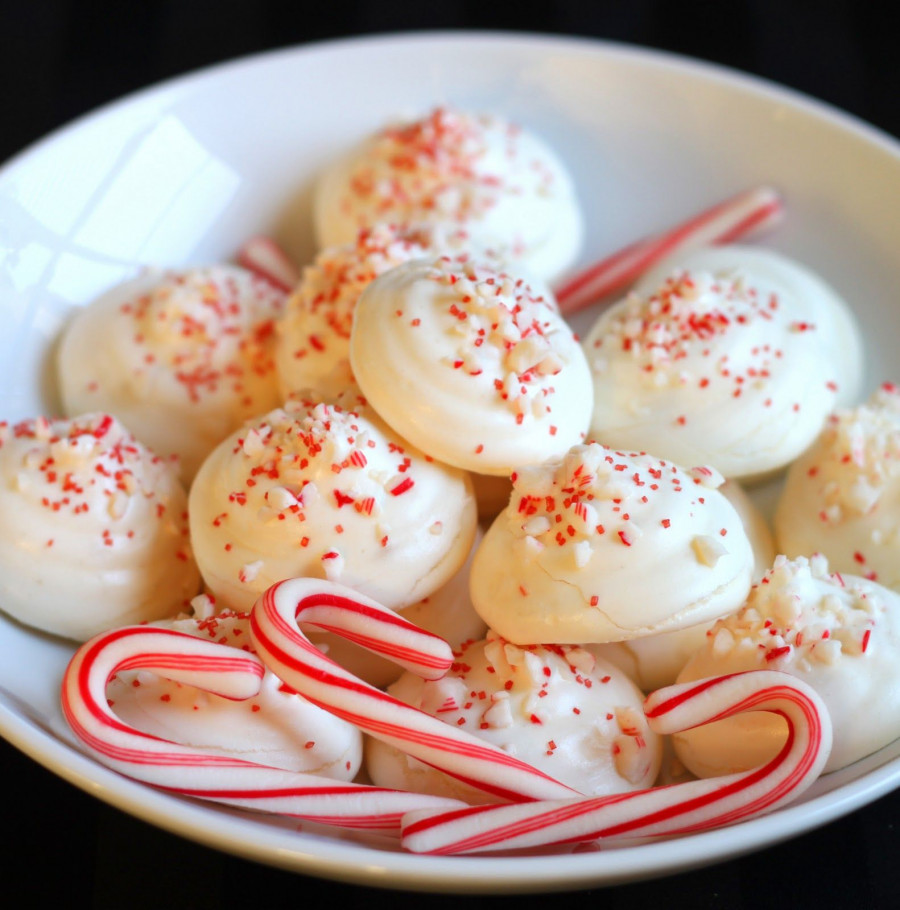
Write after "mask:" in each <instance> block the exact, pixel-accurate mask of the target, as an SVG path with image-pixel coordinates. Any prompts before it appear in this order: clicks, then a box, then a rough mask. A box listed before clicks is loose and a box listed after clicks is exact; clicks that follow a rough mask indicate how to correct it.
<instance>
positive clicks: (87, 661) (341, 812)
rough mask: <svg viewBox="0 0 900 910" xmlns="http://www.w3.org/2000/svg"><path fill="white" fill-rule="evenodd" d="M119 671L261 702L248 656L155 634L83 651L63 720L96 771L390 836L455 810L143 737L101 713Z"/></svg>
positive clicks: (73, 666)
mask: <svg viewBox="0 0 900 910" xmlns="http://www.w3.org/2000/svg"><path fill="white" fill-rule="evenodd" d="M125 670H150V671H152V672H154V673H157V674H159V675H161V676H165V677H167V678H168V679H172V680H175V681H176V682H182V683H184V684H186V685H190V686H196V687H198V688H201V689H205V690H206V691H208V692H212V693H214V694H216V695H221V696H223V697H225V698H232V699H237V700H242V699H245V698H251V697H252V696H254V695H256V694H257V693H258V692H259V683H260V680H261V679H262V677H263V674H264V673H265V667H264V666H263V663H262V661H260V660H259V659H258V658H257V657H256V656H255V655H253V654H251V653H248V652H246V651H241V650H238V649H237V648H232V647H229V646H227V645H222V644H219V643H217V642H214V641H207V640H205V639H198V638H196V637H195V636H193V635H189V634H187V633H185V632H179V631H176V630H173V629H157V628H154V627H151V626H126V627H125V628H122V629H116V630H113V631H111V632H105V633H102V634H101V635H98V636H97V637H95V638H93V639H91V641H89V642H87V643H85V644H84V645H82V646H81V647H80V648H79V649H78V651H77V652H76V653H75V655H74V657H73V658H72V660H71V662H70V663H69V666H68V668H67V670H66V673H65V676H64V679H63V684H62V695H61V697H62V709H63V713H64V715H65V718H66V720H67V721H68V723H69V725H70V727H71V728H72V730H73V732H74V733H75V735H76V736H77V737H78V739H79V740H80V741H81V742H82V743H83V744H84V745H85V746H86V747H87V748H88V749H89V750H90V752H91V753H92V754H93V755H94V756H95V757H96V758H97V759H98V760H99V761H100V762H101V763H102V764H104V765H106V766H107V767H109V768H112V769H113V770H116V771H119V772H121V773H122V774H125V775H127V776H128V777H131V778H134V779H136V780H139V781H142V782H144V783H147V784H152V785H153V786H155V787H159V788H160V789H163V790H167V791H169V792H171V793H178V794H181V795H183V796H192V797H197V798H200V799H207V800H214V801H215V802H219V803H226V804H228V805H231V806H240V807H243V808H248V809H254V810H257V811H260V812H274V813H278V814H280V815H289V816H294V817H297V818H303V819H307V820H311V821H316V822H321V823H323V824H330V825H340V826H342V827H349V828H365V829H376V830H394V831H396V830H397V829H398V826H399V821H400V817H401V816H402V815H403V813H404V812H406V811H408V810H409V809H412V808H417V807H421V806H422V805H423V802H427V803H431V804H437V805H440V804H443V805H444V807H445V808H449V807H450V806H454V805H455V806H459V805H461V803H459V802H457V801H454V800H447V799H438V800H434V799H433V798H431V797H423V796H420V795H416V794H412V793H401V792H399V791H395V790H390V789H386V788H382V787H367V786H361V785H358V784H353V783H345V782H343V781H337V780H331V779H328V778H325V777H317V776H315V775H312V774H304V773H302V772H299V771H285V770H281V769H279V768H271V767H268V766H266V765H260V764H256V763H255V762H251V761H246V760H244V759H240V758H232V757H226V756H222V755H214V754H210V753H208V752H203V751H201V750H198V749H196V748H193V747H189V746H184V745H181V744H179V743H172V742H168V741H166V740H164V739H160V738H159V737H156V736H152V735H150V734H149V733H143V732H141V731H140V730H137V729H135V728H134V727H131V726H129V725H128V724H125V723H123V722H122V721H121V720H120V719H119V718H118V717H117V716H116V715H115V714H114V713H113V711H112V710H111V709H110V707H109V706H108V704H107V699H106V686H107V683H108V682H109V680H110V679H112V678H113V676H115V675H116V674H117V673H120V672H122V671H125Z"/></svg>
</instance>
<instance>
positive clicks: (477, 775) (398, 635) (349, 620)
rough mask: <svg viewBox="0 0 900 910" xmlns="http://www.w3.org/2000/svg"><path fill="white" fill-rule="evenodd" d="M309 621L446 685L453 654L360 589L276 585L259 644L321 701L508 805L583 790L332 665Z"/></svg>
mask: <svg viewBox="0 0 900 910" xmlns="http://www.w3.org/2000/svg"><path fill="white" fill-rule="evenodd" d="M298 622H299V623H309V624H311V625H314V626H316V627H317V628H319V629H324V630H326V631H328V632H334V633H336V634H337V635H341V636H343V637H344V638H347V639H348V640H350V641H353V642H356V643H357V644H361V645H363V646H364V647H366V648H368V649H369V650H371V651H374V652H375V653H376V654H381V655H384V656H385V657H388V658H390V659H391V660H393V661H395V662H396V663H398V664H400V665H401V666H403V667H405V668H406V669H408V670H411V671H412V672H414V673H418V674H419V675H420V676H422V677H424V678H425V679H438V678H440V677H441V676H442V675H443V674H444V673H445V672H446V670H447V669H448V668H449V666H450V664H451V663H452V661H453V653H452V651H451V650H450V647H449V645H447V643H446V642H445V641H443V639H440V638H438V637H437V636H435V635H432V634H431V633H430V632H426V631H424V630H423V629H420V628H419V627H418V626H415V625H413V624H412V623H410V622H408V621H407V620H405V619H403V618H402V617H401V616H398V615H397V614H396V613H394V612H393V611H392V610H388V609H387V608H386V607H383V606H381V605H380V604H379V603H377V602H376V601H374V600H371V599H369V598H366V597H363V596H361V595H359V594H357V593H356V592H355V591H352V590H351V589H350V588H346V587H343V586H342V585H338V584H334V583H332V582H328V581H320V580H318V579H314V578H293V579H290V580H288V581H283V582H280V583H279V584H276V585H274V586H273V587H271V588H269V589H268V591H266V592H265V593H264V594H263V595H262V597H260V598H259V600H258V601H257V602H256V604H255V606H254V607H253V611H252V613H251V615H250V632H251V636H252V639H253V647H254V648H255V649H256V652H257V653H258V654H259V656H260V657H261V658H262V659H263V661H264V662H265V663H266V665H267V666H268V667H269V669H270V670H271V671H272V672H273V673H275V675H276V676H278V677H279V678H280V679H282V680H284V682H285V683H287V684H288V685H289V686H290V687H291V688H292V689H295V690H296V691H297V692H299V693H300V694H301V695H303V696H304V697H305V698H307V699H308V700H309V701H311V702H312V703H313V704H315V705H318V706H319V707H321V708H325V709H326V710H328V711H330V712H331V713H332V714H336V715H337V716H338V717H341V718H343V719H344V720H347V721H350V723H353V724H356V726H357V727H359V728H360V729H361V730H364V731H365V732H366V733H369V734H370V735H371V736H374V737H376V738H377V739H380V740H383V741H384V742H386V743H389V744H390V745H392V746H395V747H396V748H398V749H400V750H402V751H403V752H406V753H408V754H409V755H412V756H414V757H415V758H418V759H419V760H420V761H423V762H425V763H426V764H428V765H431V766H432V767H435V768H438V769H439V770H441V771H444V772H445V773H447V774H449V775H451V776H453V777H456V778H458V779H459V780H462V781H465V782H466V783H468V784H471V785H472V786H474V787H478V788H479V789H481V790H484V791H485V792H487V793H491V794H492V795H494V796H496V797H497V798H498V799H504V800H522V799H553V798H560V797H572V796H574V795H577V793H576V791H574V790H572V789H571V788H570V787H567V786H566V785H565V784H562V783H560V782H559V781H556V780H554V779H553V778H552V777H549V776H548V775H546V774H544V773H543V772H541V771H538V770H537V769H536V768H533V767H531V765H528V764H526V763H524V762H522V761H520V760H518V759H516V758H513V757H512V756H511V755H509V754H507V753H506V752H504V751H503V750H502V749H498V748H496V747H495V746H492V745H490V744H489V743H486V742H485V741H484V740H481V739H478V738H477V737H475V736H472V735H471V734H469V733H465V732H464V731H462V730H460V729H459V728H458V727H451V726H448V725H447V724H445V723H444V722H443V721H441V720H439V719H438V718H436V717H432V716H431V715H429V714H426V713H425V712H424V711H420V710H418V709H417V708H413V707H410V706H409V705H406V704H404V703H403V702H401V701H398V700H397V699H396V698H393V697H392V696H391V695H388V694H387V693H386V692H382V691H380V690H379V689H376V688H374V687H373V686H370V685H369V684H368V683H365V682H363V681H362V680H360V679H357V678H356V677H355V676H353V675H352V674H351V673H348V672H347V671H346V670H345V669H344V668H343V667H341V666H339V665H338V664H336V663H334V661H332V660H329V659H328V658H327V657H325V655H324V654H322V652H321V651H319V650H318V649H317V648H316V647H315V646H314V645H313V644H311V643H310V642H309V640H308V639H307V638H306V636H305V635H304V634H303V633H302V632H301V631H300V629H299V628H298V625H297V624H298Z"/></svg>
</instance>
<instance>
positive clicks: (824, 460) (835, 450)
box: [775, 384, 900, 590]
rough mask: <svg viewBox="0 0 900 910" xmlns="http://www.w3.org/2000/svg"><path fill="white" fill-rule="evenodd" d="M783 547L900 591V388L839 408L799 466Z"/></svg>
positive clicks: (784, 500) (782, 530) (790, 482)
mask: <svg viewBox="0 0 900 910" xmlns="http://www.w3.org/2000/svg"><path fill="white" fill-rule="evenodd" d="M775 532H776V536H777V538H778V546H779V550H780V551H781V552H783V553H786V554H787V555H788V556H808V555H810V554H812V553H821V554H822V555H823V556H825V557H826V559H827V560H828V564H829V565H830V566H831V568H832V570H833V571H835V572H848V573H851V574H854V575H862V576H864V577H865V578H868V579H870V580H871V581H877V582H879V583H880V584H883V585H885V586H886V587H889V588H893V589H894V590H900V391H898V389H897V388H896V386H893V385H889V384H885V385H883V386H882V387H881V388H880V389H879V390H878V391H876V392H875V394H874V395H873V396H872V397H871V398H870V399H869V401H868V402H866V403H865V404H862V405H859V406H858V407H856V408H852V409H842V410H839V411H837V412H836V413H835V414H833V415H832V416H831V417H830V418H829V420H828V422H827V423H826V425H825V428H824V429H823V430H822V432H821V433H820V434H819V437H818V439H817V440H816V441H815V443H814V444H813V445H812V446H811V447H810V448H809V449H808V450H807V451H806V452H805V453H804V454H803V455H802V456H801V457H800V458H799V459H797V461H795V462H794V464H792V465H791V467H790V469H789V470H788V473H787V478H786V480H785V485H784V489H783V491H782V494H781V498H780V499H779V502H778V508H777V509H776V511H775Z"/></svg>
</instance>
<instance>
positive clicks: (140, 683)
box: [107, 597, 362, 780]
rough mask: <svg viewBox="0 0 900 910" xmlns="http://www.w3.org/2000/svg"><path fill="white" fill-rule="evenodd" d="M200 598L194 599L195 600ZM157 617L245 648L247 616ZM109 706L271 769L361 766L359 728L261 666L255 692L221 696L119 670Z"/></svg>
mask: <svg viewBox="0 0 900 910" xmlns="http://www.w3.org/2000/svg"><path fill="white" fill-rule="evenodd" d="M205 600H207V598H205V597H200V598H196V601H197V602H202V601H205ZM205 612H206V611H203V612H202V613H201V615H199V616H194V617H191V618H179V619H176V620H172V621H169V622H166V623H159V624H158V625H162V626H164V627H166V628H172V629H176V630H177V631H179V632H186V633H188V634H189V635H194V636H195V637H197V638H209V639H212V640H214V641H217V642H220V643H222V644H225V645H229V646H230V647H233V648H241V649H244V650H246V649H247V648H248V647H249V645H250V629H249V616H248V614H246V613H232V612H229V611H225V612H223V613H220V614H219V615H217V616H213V615H212V611H211V610H210V611H209V612H210V615H204V614H205ZM107 695H108V697H109V699H110V706H111V707H112V709H113V711H114V712H115V713H116V714H117V715H118V716H119V717H121V718H122V720H124V721H125V722H126V723H128V724H131V725H132V726H134V727H137V729H139V730H142V731H143V732H145V733H150V734H153V735H154V736H159V737H162V738H163V739H167V740H170V741H173V742H178V743H182V744H184V745H188V746H193V747H196V748H200V749H203V750H204V751H206V752H212V753H214V754H218V755H225V756H234V757H236V758H241V759H244V760H247V761H253V762H256V763H258V764H261V765H267V766H269V767H272V768H284V769H285V770H288V771H303V772H306V773H308V774H317V775H321V776H323V777H331V778H335V779H336V780H352V779H353V777H354V776H355V775H356V773H357V772H358V771H359V768H360V765H361V764H362V734H361V733H360V731H359V730H358V729H357V728H356V727H354V726H353V725H352V724H349V723H347V722H346V721H343V720H340V719H339V718H337V717H335V716H334V715H333V714H330V713H329V712H328V711H325V710H323V709H322V708H318V707H316V706H315V705H313V704H311V703H310V702H308V701H307V700H306V699H305V698H303V697H302V696H300V695H297V694H296V693H295V692H292V691H290V690H288V689H286V688H285V687H284V685H283V684H282V682H281V680H280V679H278V677H277V676H275V675H274V674H273V673H270V672H268V671H267V672H266V674H265V675H264V676H263V678H262V681H261V683H260V691H259V694H258V695H254V696H253V697H252V698H248V699H247V700H245V701H235V700H233V699H229V698H223V697H222V696H219V695H214V694H212V693H210V692H203V691H201V690H199V689H196V688H194V687H193V686H187V685H183V684H181V683H176V682H172V681H171V680H169V679H165V678H163V677H161V676H158V675H157V674H155V673H151V672H149V671H147V670H139V671H129V672H123V673H120V674H119V675H118V676H116V677H115V678H114V679H113V680H111V681H110V683H109V685H108V686H107Z"/></svg>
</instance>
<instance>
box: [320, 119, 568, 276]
mask: <svg viewBox="0 0 900 910" xmlns="http://www.w3.org/2000/svg"><path fill="white" fill-rule="evenodd" d="M314 218H315V226H316V234H317V236H318V239H319V244H320V246H322V247H329V246H338V245H340V244H344V243H350V242H352V241H353V239H354V237H355V235H356V232H357V231H358V230H359V229H360V228H362V227H371V226H372V225H373V224H377V223H378V222H391V223H394V224H403V223H406V224H417V223H423V222H432V223H443V224H449V225H453V226H455V227H462V228H464V229H465V230H466V231H467V232H468V233H469V235H470V237H471V239H472V241H473V243H474V244H475V245H476V246H477V247H481V248H489V249H493V250H495V251H496V252H497V253H499V254H500V255H501V256H503V257H504V258H507V259H509V260H510V261H515V262H516V263H518V264H521V265H523V266H525V267H526V268H528V269H529V270H530V271H532V272H534V273H535V274H536V275H539V276H541V277H542V278H546V279H547V280H551V279H553V278H555V277H557V276H558V275H560V274H561V273H562V272H563V271H565V269H567V268H568V267H569V266H570V265H571V264H572V262H573V261H574V259H575V256H576V255H577V253H578V250H579V248H580V246H581V240H582V235H583V224H582V215H581V211H580V208H579V206H578V202H577V198H576V195H575V190H574V186H573V183H572V180H571V178H570V177H569V175H568V173H567V172H566V169H565V167H564V165H563V163H562V162H561V161H560V159H559V158H558V157H557V156H556V154H555V153H554V152H553V151H552V150H551V149H550V148H549V147H548V146H547V145H546V144H545V143H544V142H543V141H542V140H541V139H539V138H538V137H537V136H535V135H534V134H532V133H530V132H528V131H526V130H523V129H521V128H520V127H518V126H516V125H514V124H511V123H509V122H507V121H506V120H503V119H501V118H499V117H495V116H489V115H486V114H469V113H464V112H462V111H456V110H451V109H449V108H446V107H439V108H436V109H434V110H433V111H431V112H430V113H429V114H427V115H426V116H424V117H422V118H421V119H419V120H415V121H412V122H409V123H405V124H400V125H397V126H390V127H388V128H386V129H383V130H381V131H380V132H378V133H376V134H375V135H373V136H371V137H370V138H368V139H367V140H365V141H364V142H363V143H362V144H361V145H360V146H358V147H357V148H355V149H353V150H352V151H351V152H350V153H349V154H348V155H346V156H345V157H344V158H342V159H340V160H338V162H337V163H335V164H334V165H332V166H331V167H330V168H328V169H327V170H326V171H325V172H324V173H323V174H322V176H321V178H320V180H319V183H318V185H317V187H316V193H315V199H314Z"/></svg>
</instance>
